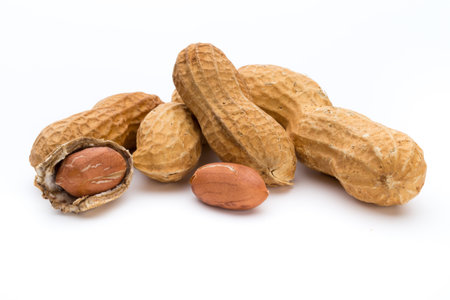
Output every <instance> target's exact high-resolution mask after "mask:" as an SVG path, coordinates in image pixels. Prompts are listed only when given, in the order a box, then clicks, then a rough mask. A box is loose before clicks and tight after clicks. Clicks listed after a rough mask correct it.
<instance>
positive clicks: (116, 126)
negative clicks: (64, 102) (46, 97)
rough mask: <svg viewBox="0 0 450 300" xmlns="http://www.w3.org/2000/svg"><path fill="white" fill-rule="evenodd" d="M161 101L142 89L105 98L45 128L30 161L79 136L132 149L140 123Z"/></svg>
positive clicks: (36, 160)
mask: <svg viewBox="0 0 450 300" xmlns="http://www.w3.org/2000/svg"><path fill="white" fill-rule="evenodd" d="M160 103H162V102H161V100H160V99H159V98H158V96H155V95H149V94H145V93H141V92H137V93H126V94H119V95H114V96H111V97H108V98H106V99H103V100H101V101H100V102H99V103H98V104H97V105H96V106H94V108H93V109H91V110H87V111H84V112H81V113H78V114H75V115H72V116H70V117H68V118H66V119H63V120H60V121H57V122H55V123H52V124H50V125H48V126H47V127H45V128H44V129H43V130H42V131H41V133H40V134H39V136H38V137H37V138H36V140H35V142H34V144H33V147H32V149H31V153H30V163H31V165H32V166H33V167H36V166H37V165H38V164H39V163H41V162H42V161H43V160H44V159H45V158H46V156H47V155H48V154H50V153H51V152H52V151H53V150H55V149H56V148H57V147H58V146H60V145H61V144H64V143H66V142H68V141H70V140H73V139H75V138H79V137H93V138H98V139H106V140H112V141H114V142H116V143H118V144H119V145H122V146H124V147H125V148H127V149H130V150H133V149H134V148H135V147H136V132H137V129H138V127H139V124H140V123H141V121H142V120H143V119H144V117H145V116H146V115H147V113H148V112H150V111H151V110H152V109H153V108H155V107H156V106H157V105H158V104H160Z"/></svg>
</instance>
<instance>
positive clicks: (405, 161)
mask: <svg viewBox="0 0 450 300" xmlns="http://www.w3.org/2000/svg"><path fill="white" fill-rule="evenodd" d="M291 138H292V140H293V142H294V145H295V147H296V151H297V155H298V157H299V159H300V161H302V162H303V163H304V164H305V165H306V166H308V167H310V168H312V169H315V170H318V171H320V172H323V173H326V174H329V175H332V176H334V177H336V178H337V179H338V180H339V182H340V183H341V184H342V186H343V187H344V189H345V190H346V191H347V192H348V193H349V194H350V195H352V196H353V197H355V198H357V199H359V200H361V201H364V202H369V203H374V204H377V205H381V206H391V205H397V204H404V203H406V202H408V201H409V200H410V199H412V198H413V197H414V196H416V195H417V194H418V193H419V191H420V189H421V188H422V186H423V184H424V181H425V173H426V163H425V160H424V157H423V152H422V149H420V147H419V146H418V145H417V144H416V143H415V142H414V141H413V140H412V139H411V138H410V137H409V136H407V135H406V134H404V133H402V132H399V131H396V130H393V129H390V128H388V127H386V126H383V125H381V124H379V123H375V122H373V121H371V120H370V119H369V118H367V117H365V116H363V115H361V114H358V113H356V112H353V111H351V110H347V109H343V108H337V107H332V106H328V107H318V108H315V109H313V110H311V111H310V112H308V113H306V114H304V115H303V116H302V117H301V118H299V119H298V124H297V129H296V130H295V131H292V132H291Z"/></svg>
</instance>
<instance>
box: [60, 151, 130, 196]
mask: <svg viewBox="0 0 450 300" xmlns="http://www.w3.org/2000/svg"><path fill="white" fill-rule="evenodd" d="M126 169H127V163H126V162H125V159H124V158H123V157H122V155H121V154H120V153H119V152H117V151H115V150H114V149H112V148H109V147H93V148H86V149H83V150H81V151H78V152H75V153H72V154H70V155H69V156H67V157H66V158H65V159H64V160H63V162H62V164H61V167H60V168H59V170H58V171H57V173H56V180H55V183H56V184H57V185H59V186H60V187H62V188H63V189H64V190H65V191H66V192H68V193H69V194H71V195H72V196H75V197H82V196H87V195H95V194H98V193H101V192H105V191H107V190H110V189H112V188H114V187H115V186H116V185H118V184H119V183H120V182H121V181H122V179H123V177H124V176H125V171H126Z"/></svg>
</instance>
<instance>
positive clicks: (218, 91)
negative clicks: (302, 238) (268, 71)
mask: <svg viewBox="0 0 450 300" xmlns="http://www.w3.org/2000/svg"><path fill="white" fill-rule="evenodd" d="M173 80H174V83H175V86H176V88H177V91H178V92H179V94H180V96H181V98H182V99H183V101H184V102H185V103H186V106H187V107H188V108H189V109H190V111H191V112H192V113H193V114H194V115H195V117H196V118H197V120H198V122H199V124H200V127H201V129H202V133H203V134H204V136H205V138H206V140H207V142H208V144H209V145H210V147H211V148H212V150H213V151H214V152H216V154H217V155H218V156H219V157H220V159H222V160H223V161H225V162H235V163H240V164H244V165H247V166H249V167H252V168H254V169H255V170H256V171H258V172H259V173H260V174H261V176H262V177H263V179H264V181H265V182H266V184H269V185H290V184H291V181H292V180H293V178H294V173H295V167H296V159H295V153H294V148H293V145H292V142H291V141H290V139H289V137H288V135H287V134H286V132H285V131H284V130H283V128H282V127H281V126H280V125H279V124H278V123H277V122H276V121H275V120H274V119H273V118H271V117H270V116H269V115H267V114H266V113H264V112H263V111H262V110H261V109H260V108H258V107H257V106H256V105H254V104H253V103H252V102H250V101H249V99H248V91H245V90H246V88H245V89H243V88H241V86H245V83H244V82H243V80H242V78H241V77H240V75H239V74H238V73H237V70H236V69H235V67H234V66H233V64H232V63H231V62H230V61H229V60H228V59H227V58H226V56H225V54H223V52H222V51H220V50H219V49H217V48H216V47H214V46H213V45H211V44H193V45H190V46H188V47H187V48H186V49H184V50H183V51H181V52H180V54H179V55H178V58H177V61H176V64H175V67H174V72H173Z"/></svg>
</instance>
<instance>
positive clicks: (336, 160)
mask: <svg viewBox="0 0 450 300" xmlns="http://www.w3.org/2000/svg"><path fill="white" fill-rule="evenodd" d="M173 81H174V84H175V87H176V90H175V91H174V92H173V94H172V102H169V103H163V102H162V101H161V100H160V99H159V97H158V96H155V95H148V94H145V93H142V92H137V93H126V94H118V95H114V96H111V97H108V98H106V99H103V100H101V101H100V102H98V103H97V104H96V105H95V106H94V107H93V108H92V109H91V110H88V111H85V112H82V113H78V114H75V115H73V116H70V117H68V118H66V119H63V120H61V121H57V122H55V123H53V124H50V125H49V126H47V127H46V128H44V129H43V130H42V132H41V133H40V134H39V136H38V137H37V138H36V140H35V142H34V144H33V147H32V150H31V154H30V163H31V165H32V166H33V167H34V168H35V170H36V179H35V185H36V186H37V187H38V188H39V189H41V191H42V194H43V197H44V198H46V199H49V200H50V203H51V204H52V206H53V207H54V208H56V209H60V210H61V211H63V212H73V213H79V212H83V211H86V210H89V209H92V208H95V207H98V206H100V205H103V204H105V203H108V202H110V201H113V200H114V199H117V198H118V197H120V195H122V193H123V192H124V191H125V190H126V189H127V188H128V186H129V183H130V181H131V178H132V174H133V166H134V167H135V168H136V169H138V170H139V171H141V172H142V173H143V174H145V175H146V176H148V177H149V178H151V179H154V180H157V181H160V182H176V181H179V180H181V179H182V178H184V177H185V176H186V175H187V174H188V173H189V172H190V171H191V170H193V169H194V168H195V166H196V165H197V164H198V161H199V158H200V156H201V151H202V144H204V143H208V145H209V146H210V147H211V149H212V150H213V151H214V152H215V153H216V154H217V155H218V157H219V158H220V159H221V160H222V161H223V162H222V163H212V164H208V165H205V166H202V167H200V168H198V169H197V171H196V172H195V173H194V175H193V176H192V178H191V180H190V183H191V186H192V191H193V193H194V194H195V195H196V196H197V198H198V199H199V200H200V201H202V202H204V203H206V204H208V205H212V206H217V207H222V208H226V209H232V210H244V209H251V208H254V207H256V206H258V205H260V204H261V203H262V202H264V200H265V199H266V198H267V196H268V194H269V192H268V191H267V188H266V186H285V185H292V182H293V180H294V174H295V168H296V164H297V158H298V159H299V160H300V161H301V162H302V163H303V164H305V165H306V166H307V167H310V168H312V169H314V170H317V171H320V172H322V173H325V174H328V175H331V176H333V177H335V178H336V179H337V180H338V181H339V182H340V183H341V185H342V186H343V187H344V189H345V190H346V191H347V193H349V194H350V195H351V196H353V197H354V198H356V199H358V200H360V201H363V202H367V203H373V204H376V205H380V206H392V205H398V204H404V203H406V202H408V201H409V200H411V199H412V198H413V197H415V196H416V195H417V194H418V193H419V192H420V190H421V188H422V186H423V184H424V182H425V174H426V163H425V160H424V156H423V151H422V149H421V148H420V147H419V146H418V145H417V144H416V143H415V142H414V141H413V140H412V139H411V138H410V137H409V136H407V135H406V134H404V133H402V132H399V131H396V130H394V129H391V128H388V127H386V126H383V125H381V124H379V123H376V122H373V121H372V120H370V119H369V118H367V117H365V116H363V115H361V114H359V113H356V112H354V111H351V110H348V109H344V108H339V107H335V106H333V105H332V103H331V102H330V100H329V99H328V97H327V95H326V94H325V93H324V92H323V91H322V89H321V88H320V86H319V85H318V84H317V83H316V82H314V81H313V80H312V79H310V78H308V77H306V76H304V75H302V74H299V73H296V72H293V71H291V70H289V69H286V68H282V67H278V66H274V65H248V66H244V67H241V68H240V69H239V70H237V69H236V68H235V67H234V66H233V64H232V63H231V62H230V61H229V60H228V58H227V57H226V56H225V54H224V53H223V52H222V51H221V50H219V49H218V48H216V47H215V46H213V45H211V44H203V43H198V44H192V45H189V46H188V47H186V48H185V49H183V50H182V51H181V52H180V53H179V55H178V57H177V59H176V63H175V67H174V70H173ZM130 153H133V154H132V155H131V154H130ZM296 157H297V158H296Z"/></svg>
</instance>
